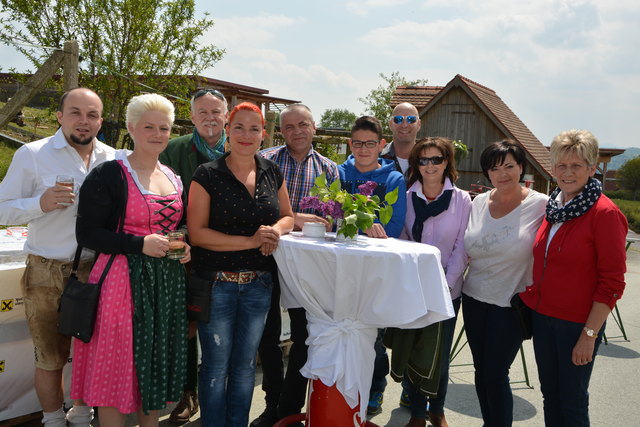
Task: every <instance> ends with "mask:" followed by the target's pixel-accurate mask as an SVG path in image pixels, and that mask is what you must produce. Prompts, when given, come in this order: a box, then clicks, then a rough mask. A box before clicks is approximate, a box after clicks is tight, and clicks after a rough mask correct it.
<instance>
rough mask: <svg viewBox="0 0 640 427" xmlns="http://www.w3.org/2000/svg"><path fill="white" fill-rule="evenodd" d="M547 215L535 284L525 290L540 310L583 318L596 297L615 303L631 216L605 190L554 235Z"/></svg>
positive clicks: (621, 286)
mask: <svg viewBox="0 0 640 427" xmlns="http://www.w3.org/2000/svg"><path fill="white" fill-rule="evenodd" d="M551 225H552V224H550V223H549V222H547V220H546V218H545V219H544V220H543V222H542V225H541V226H540V228H539V229H538V232H537V234H536V240H535V243H534V245H533V284H532V285H531V286H528V287H527V289H526V290H525V291H524V292H522V293H521V294H520V296H521V298H522V300H523V301H524V303H525V304H526V305H528V306H529V307H531V308H532V309H533V310H535V311H537V312H538V313H541V314H544V315H547V316H551V317H556V318H558V319H563V320H568V321H571V322H577V323H584V322H586V320H587V317H588V316H589V312H590V311H591V307H592V306H593V302H594V301H598V302H601V303H604V304H607V305H608V306H609V307H610V308H611V309H613V307H614V306H615V304H616V301H617V300H618V299H620V297H622V292H623V291H624V286H625V282H624V273H625V272H626V270H627V268H626V267H627V266H626V250H625V249H626V248H625V246H626V240H627V229H628V225H627V218H626V217H625V216H624V215H623V214H622V212H620V209H618V207H617V206H616V205H615V204H614V203H613V202H612V201H611V200H610V199H609V198H608V197H607V196H605V195H604V194H603V195H601V196H600V198H599V199H598V201H597V202H596V204H595V205H594V206H592V207H591V209H589V210H588V211H587V213H586V214H584V215H582V216H580V217H578V218H575V219H572V220H569V221H567V222H565V223H564V224H563V225H562V226H561V227H560V228H559V229H558V230H557V231H556V234H555V235H554V236H553V239H552V240H551V244H550V245H549V249H548V251H547V255H546V259H545V249H546V247H547V239H548V238H549V231H550V230H551Z"/></svg>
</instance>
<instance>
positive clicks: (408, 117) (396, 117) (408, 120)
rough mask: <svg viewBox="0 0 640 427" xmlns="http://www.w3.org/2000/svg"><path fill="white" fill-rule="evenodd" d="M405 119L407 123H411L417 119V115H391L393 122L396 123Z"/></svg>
mask: <svg viewBox="0 0 640 427" xmlns="http://www.w3.org/2000/svg"><path fill="white" fill-rule="evenodd" d="M405 120H406V121H407V123H409V124H413V123H415V122H417V121H418V116H393V123H395V124H397V125H399V124H400V123H402V122H403V121H405Z"/></svg>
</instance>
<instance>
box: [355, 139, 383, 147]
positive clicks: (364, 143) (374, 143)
mask: <svg viewBox="0 0 640 427" xmlns="http://www.w3.org/2000/svg"><path fill="white" fill-rule="evenodd" d="M379 143H380V141H374V140H372V139H370V140H369V141H359V140H357V139H352V140H351V146H352V147H353V148H362V147H367V148H375V147H376V146H377V145H378V144H379Z"/></svg>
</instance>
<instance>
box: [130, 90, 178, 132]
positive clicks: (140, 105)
mask: <svg viewBox="0 0 640 427" xmlns="http://www.w3.org/2000/svg"><path fill="white" fill-rule="evenodd" d="M148 111H159V112H161V113H164V114H166V115H167V117H168V118H169V122H171V124H172V125H173V121H174V119H175V108H174V107H173V104H172V103H171V101H169V100H168V99H167V98H165V97H164V96H162V95H158V94H157V93H145V94H144V95H138V96H134V97H133V98H131V100H130V101H129V105H127V115H126V119H127V125H128V124H131V125H133V126H135V125H136V124H137V123H138V121H139V120H140V117H142V115H143V114H144V113H146V112H148Z"/></svg>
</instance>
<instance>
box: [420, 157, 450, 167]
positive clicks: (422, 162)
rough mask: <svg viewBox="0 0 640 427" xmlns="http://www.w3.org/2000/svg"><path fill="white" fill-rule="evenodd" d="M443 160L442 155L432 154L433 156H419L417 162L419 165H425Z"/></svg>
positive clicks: (439, 162)
mask: <svg viewBox="0 0 640 427" xmlns="http://www.w3.org/2000/svg"><path fill="white" fill-rule="evenodd" d="M442 162H444V157H443V156H433V157H419V158H418V164H419V165H420V166H427V165H428V164H429V163H431V164H432V165H434V166H436V165H439V164H441V163H442Z"/></svg>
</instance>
